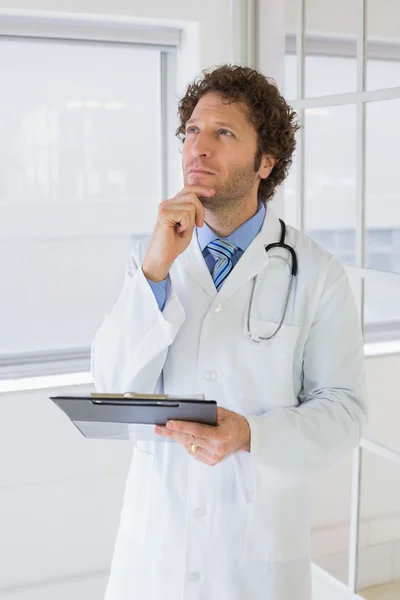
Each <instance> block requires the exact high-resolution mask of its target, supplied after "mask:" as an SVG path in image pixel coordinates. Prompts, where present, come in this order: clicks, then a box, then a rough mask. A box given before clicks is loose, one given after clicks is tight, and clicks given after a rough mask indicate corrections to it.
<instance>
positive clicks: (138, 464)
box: [121, 444, 154, 544]
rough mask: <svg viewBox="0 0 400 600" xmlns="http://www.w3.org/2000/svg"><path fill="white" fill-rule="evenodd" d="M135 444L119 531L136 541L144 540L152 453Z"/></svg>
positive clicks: (149, 494)
mask: <svg viewBox="0 0 400 600" xmlns="http://www.w3.org/2000/svg"><path fill="white" fill-rule="evenodd" d="M142 448H143V446H142V445H141V446H139V445H138V444H136V445H135V449H134V452H133V458H132V462H131V467H130V471H129V475H128V479H127V484H126V489H125V496H124V505H123V510H122V515H121V533H122V534H123V535H124V536H125V537H127V538H129V539H131V540H133V541H134V542H136V543H137V544H144V543H145V541H146V530H147V522H148V518H149V509H150V501H151V493H152V488H153V470H154V455H153V454H150V453H149V452H145V451H143V450H142Z"/></svg>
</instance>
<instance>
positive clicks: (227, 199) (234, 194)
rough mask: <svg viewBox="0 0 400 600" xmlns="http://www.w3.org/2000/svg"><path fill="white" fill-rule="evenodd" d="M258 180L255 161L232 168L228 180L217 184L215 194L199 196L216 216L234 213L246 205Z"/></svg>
mask: <svg viewBox="0 0 400 600" xmlns="http://www.w3.org/2000/svg"><path fill="white" fill-rule="evenodd" d="M256 180H257V178H256V172H255V170H254V161H253V162H252V163H251V164H249V165H247V166H246V167H235V168H232V169H231V171H230V173H229V176H228V178H227V180H226V181H224V182H222V183H219V184H217V185H216V186H215V194H214V196H211V197H204V196H199V200H200V202H201V203H202V205H203V206H204V208H205V209H206V210H207V211H209V212H210V213H213V214H214V215H215V216H217V215H218V216H220V217H222V216H224V215H232V213H233V212H234V211H236V210H240V208H242V207H243V206H244V204H245V203H246V199H247V198H248V197H249V194H250V192H251V190H252V189H253V188H254V185H255V183H256Z"/></svg>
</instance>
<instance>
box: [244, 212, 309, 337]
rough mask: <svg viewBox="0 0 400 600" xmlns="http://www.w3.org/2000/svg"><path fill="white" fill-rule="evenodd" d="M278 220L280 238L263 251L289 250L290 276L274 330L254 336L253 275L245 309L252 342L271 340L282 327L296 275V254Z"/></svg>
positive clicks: (254, 280) (283, 224) (282, 224)
mask: <svg viewBox="0 0 400 600" xmlns="http://www.w3.org/2000/svg"><path fill="white" fill-rule="evenodd" d="M279 222H280V224H281V239H280V240H279V242H275V243H273V244H268V245H267V246H265V252H267V253H268V252H269V251H270V250H272V248H283V249H284V250H287V252H289V253H290V255H291V277H290V281H289V285H288V290H287V294H286V299H285V303H284V306H283V312H282V315H281V318H280V320H279V323H278V326H277V328H276V329H275V331H274V332H273V333H272V334H271V335H270V336H268V337H261V336H255V335H253V334H252V333H251V329H250V318H251V307H252V305H253V297H254V290H255V287H256V283H257V276H256V277H254V279H253V285H252V288H251V294H250V301H249V308H248V311H247V333H248V335H249V337H250V339H251V340H253V342H256V343H257V344H259V343H260V342H263V341H266V340H271V339H272V338H273V337H275V336H276V334H277V333H278V331H279V330H280V328H281V327H282V325H283V322H284V320H285V316H286V311H287V307H288V304H289V298H290V293H291V291H292V288H293V284H294V279H295V277H296V276H297V266H298V265H297V255H296V252H295V250H294V248H292V247H291V246H289V245H288V244H285V238H286V225H285V223H284V221H282V219H279ZM285 262H286V264H289V263H288V262H287V261H285Z"/></svg>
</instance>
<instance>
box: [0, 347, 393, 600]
mask: <svg viewBox="0 0 400 600" xmlns="http://www.w3.org/2000/svg"><path fill="white" fill-rule="evenodd" d="M399 366H400V356H391V357H380V358H369V359H368V361H367V373H368V384H369V395H370V410H371V422H372V425H371V428H370V431H369V432H368V435H370V436H371V437H373V438H374V439H376V440H378V441H381V442H382V441H384V442H385V443H389V444H391V445H392V446H394V447H397V448H399V440H398V435H397V434H396V423H397V427H398V423H399V420H398V419H397V418H396V411H398V410H399V409H398V405H397V403H396V399H397V395H396V388H397V374H398V371H399ZM69 389H71V388H69ZM77 389H78V388H77ZM80 389H82V390H88V389H90V388H89V387H87V386H86V387H82V388H80ZM52 391H54V390H41V391H32V392H24V393H17V392H15V393H5V394H3V395H1V396H0V531H1V537H0V596H1V597H2V598H4V600H39V598H40V600H47V598H49V599H50V598H54V597H57V600H64V598H65V600H67V598H71V597H73V596H77V595H78V592H79V597H85V598H86V600H95V599H100V598H101V597H102V596H101V594H102V593H103V590H104V586H105V584H106V580H107V573H108V569H109V565H110V560H111V556H112V548H113V543H114V538H115V534H116V530H117V525H118V518H119V511H120V506H121V502H122V493H123V488H124V483H125V477H126V473H127V470H128V467H129V462H130V458H131V452H132V447H131V444H130V443H129V442H123V441H97V440H85V439H84V438H83V437H82V436H81V435H80V433H79V432H78V431H77V430H75V429H74V427H73V426H72V425H71V424H70V423H69V421H68V420H67V419H66V417H65V416H64V415H63V413H62V412H61V411H59V410H58V409H57V408H56V407H55V406H53V404H52V403H51V401H50V400H48V396H49V395H50V394H51V393H52ZM57 391H58V392H60V389H59V390H57ZM382 400H383V401H382ZM393 416H394V417H395V418H393ZM367 461H368V462H366V471H365V475H366V478H365V483H364V484H363V485H364V486H365V487H364V488H363V489H364V490H365V492H366V494H365V495H364V494H363V515H362V517H363V524H362V528H361V545H362V552H361V571H360V576H361V579H360V583H361V586H362V587H365V586H368V585H372V584H373V583H379V582H383V581H386V580H390V579H392V578H394V577H400V469H399V468H398V467H396V468H395V469H393V468H392V466H391V465H390V464H388V463H385V462H383V461H374V460H368V459H367ZM350 473H351V461H350V457H346V458H344V459H343V460H342V461H340V462H339V463H338V464H336V465H334V466H333V467H332V468H331V469H329V470H328V471H326V472H325V473H323V474H322V475H321V476H320V478H319V480H318V482H317V484H316V486H315V490H314V506H313V514H314V516H313V555H314V558H315V559H316V560H317V563H318V564H319V565H321V566H322V567H323V568H325V569H327V570H328V571H329V572H330V573H332V574H334V575H335V576H338V577H339V578H341V579H342V580H345V579H346V576H347V572H346V561H347V543H348V539H347V536H348V518H349V507H350ZM365 499H367V502H365ZM5 588H6V589H7V588H8V589H9V591H8V592H7V593H6V592H5Z"/></svg>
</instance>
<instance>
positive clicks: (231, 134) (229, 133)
mask: <svg viewBox="0 0 400 600" xmlns="http://www.w3.org/2000/svg"><path fill="white" fill-rule="evenodd" d="M218 133H220V134H221V135H223V136H227V137H231V136H233V133H232V132H231V131H229V130H228V129H220V130H219V131H218Z"/></svg>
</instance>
